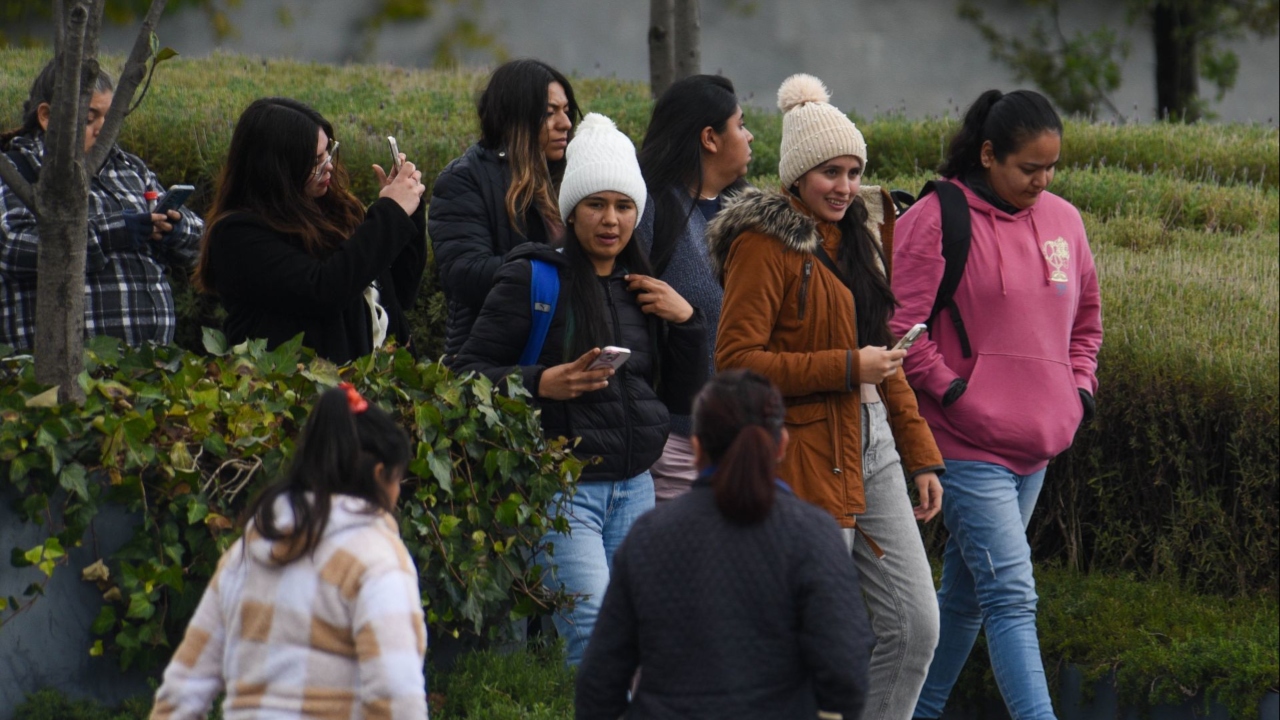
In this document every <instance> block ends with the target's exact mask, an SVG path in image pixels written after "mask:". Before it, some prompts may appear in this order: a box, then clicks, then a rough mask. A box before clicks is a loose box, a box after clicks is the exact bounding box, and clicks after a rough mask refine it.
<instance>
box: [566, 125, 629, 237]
mask: <svg viewBox="0 0 1280 720" xmlns="http://www.w3.org/2000/svg"><path fill="white" fill-rule="evenodd" d="M605 190H612V191H614V192H620V193H622V194H623V195H626V196H627V197H629V198H631V199H632V200H635V201H636V217H637V218H639V217H640V216H641V215H644V203H645V199H646V198H647V197H648V193H646V192H645V186H644V176H643V175H641V174H640V163H639V161H637V160H636V146H635V145H633V144H632V143H631V138H629V137H627V136H626V135H624V134H622V132H621V131H620V130H618V127H617V126H616V125H614V124H613V121H612V120H610V119H609V118H607V117H605V116H604V115H601V114H600V113H587V116H586V117H584V118H582V122H580V123H578V127H577V128H576V129H575V130H574V132H573V140H571V141H569V147H568V148H566V149H565V168H564V179H563V180H561V181H560V217H561V218H563V219H565V220H566V221H567V220H568V219H569V216H570V215H571V214H573V209H574V208H575V207H577V205H578V203H580V202H582V199H583V198H585V197H586V196H588V195H593V194H595V193H598V192H604V191H605Z"/></svg>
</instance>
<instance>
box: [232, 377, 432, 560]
mask: <svg viewBox="0 0 1280 720" xmlns="http://www.w3.org/2000/svg"><path fill="white" fill-rule="evenodd" d="M351 392H354V391H351ZM356 397H357V398H358V397H359V396H358V395H357V396H356ZM409 452H410V449H409V437H408V435H406V434H405V432H404V430H403V429H401V428H400V426H398V425H397V424H396V423H395V420H394V419H393V418H392V417H391V416H390V415H389V414H387V413H386V412H385V411H384V410H382V409H381V408H379V407H377V406H376V405H373V404H372V403H366V405H365V407H364V409H363V410H358V411H357V409H354V408H352V406H351V402H350V395H349V393H348V391H347V390H344V389H341V388H334V389H332V390H327V391H325V392H324V394H322V395H321V396H320V399H319V400H317V401H316V404H315V407H314V408H312V410H311V414H310V416H308V417H307V424H306V427H305V428H304V429H303V431H302V439H301V440H299V442H298V447H297V449H296V451H295V452H294V456H293V462H292V464H291V465H290V466H289V470H288V472H286V473H285V475H284V477H282V478H281V479H280V480H277V481H276V482H274V483H272V484H271V485H269V486H267V487H266V488H265V489H264V490H263V491H262V493H261V494H259V495H258V496H257V497H256V498H255V499H254V500H253V502H252V503H250V505H249V508H248V509H247V510H246V511H245V513H244V516H243V518H242V524H247V523H248V521H249V520H252V521H253V525H254V529H255V530H256V531H257V532H258V534H260V535H262V537H264V538H266V539H268V540H272V541H275V540H283V539H285V538H289V540H290V551H289V553H288V558H286V559H285V561H286V562H287V561H289V560H293V559H295V558H297V557H299V556H301V555H303V554H305V553H308V552H310V551H311V550H313V549H315V547H316V545H317V544H318V543H319V542H320V538H321V537H322V536H323V535H324V529H325V526H326V525H327V524H328V522H329V509H330V507H331V506H332V499H333V496H334V495H351V496H354V497H358V498H361V499H363V500H365V501H367V502H369V503H370V504H371V505H373V506H375V507H379V508H382V509H383V510H386V511H388V512H390V511H391V510H392V509H393V508H392V503H391V501H390V498H389V497H388V496H387V493H386V490H385V489H384V488H383V487H382V485H381V484H380V483H379V482H378V479H377V477H376V476H375V474H374V468H375V467H376V466H377V465H378V463H382V465H383V468H384V473H385V474H387V476H388V477H393V476H395V475H397V474H400V473H402V472H403V471H404V470H405V468H406V467H407V466H408V464H409ZM308 493H310V495H311V497H310V498H308V497H307V495H308ZM281 496H287V498H288V502H289V507H290V509H291V510H292V511H293V525H292V527H290V528H286V529H284V530H281V529H280V528H278V527H277V526H276V508H275V503H276V499H277V498H279V497H281Z"/></svg>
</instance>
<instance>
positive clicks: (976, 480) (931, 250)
mask: <svg viewBox="0 0 1280 720" xmlns="http://www.w3.org/2000/svg"><path fill="white" fill-rule="evenodd" d="M1061 147H1062V121H1061V120H1060V119H1059V118H1058V115H1057V113H1056V112H1055V111H1054V110H1053V107H1052V106H1051V105H1050V104H1049V102H1048V101H1047V100H1046V99H1045V98H1044V97H1043V96H1041V95H1039V94H1037V93H1035V92H1031V91H1028V90H1019V91H1016V92H1012V93H1009V94H1007V95H1005V94H1002V93H1001V92H1000V91H998V90H989V91H987V92H985V93H983V94H982V95H981V96H980V97H979V98H978V99H977V101H976V102H974V104H973V105H972V107H970V108H969V110H968V112H967V113H966V114H965V118H964V125H963V126H962V127H961V128H960V130H959V132H958V133H957V134H956V136H955V137H954V138H952V141H951V146H950V150H949V152H948V157H947V159H946V161H945V162H944V164H943V166H942V167H941V168H940V173H941V175H942V176H943V178H944V179H943V180H939V181H938V182H939V184H941V183H952V184H954V185H955V186H957V187H958V188H959V189H960V190H961V191H962V192H963V195H964V198H965V200H966V201H967V205H968V218H967V220H968V223H969V226H970V228H971V233H972V240H971V244H970V248H969V254H968V261H967V262H966V263H965V266H964V274H963V276H962V277H961V279H960V283H959V286H958V287H957V289H956V291H955V296H954V300H955V303H954V305H952V306H951V307H950V308H948V309H942V310H941V311H940V312H939V313H938V314H937V315H936V317H934V318H932V319H931V321H930V331H929V333H928V335H927V336H924V337H921V339H920V340H919V342H917V343H916V344H915V345H914V346H913V347H912V349H911V352H910V353H908V355H907V357H906V359H905V361H904V363H903V366H904V369H905V371H906V373H907V378H908V379H909V381H910V383H911V386H912V387H914V388H915V389H916V390H917V392H918V394H919V403H920V414H921V415H923V416H924V417H925V419H926V420H928V421H929V427H930V428H932V430H933V433H934V437H935V439H936V440H937V443H938V448H939V449H940V450H941V451H942V455H943V457H944V458H945V461H946V467H947V471H946V474H945V475H943V476H942V485H943V490H944V492H943V496H942V512H943V519H944V521H945V522H946V525H947V529H948V531H949V532H950V536H949V538H948V540H947V546H946V551H945V554H944V560H943V571H942V587H941V589H940V590H939V591H938V603H939V610H940V612H941V621H942V626H941V635H940V638H939V641H938V647H937V650H936V652H935V653H934V658H933V663H932V665H931V667H930V669H929V676H928V679H927V680H926V681H925V686H924V690H923V691H922V693H921V695H920V700H919V702H918V704H917V705H916V711H915V716H916V717H918V718H937V717H940V716H941V715H942V710H943V706H944V705H945V704H946V700H947V696H948V695H949V694H950V692H951V687H952V685H953V684H954V683H955V680H956V677H957V676H958V675H959V673H960V669H961V667H962V666H963V665H964V662H965V660H966V658H967V657H968V655H969V652H970V650H972V648H973V642H974V640H975V639H976V637H977V634H978V630H979V629H980V628H982V627H984V626H985V628H986V635H987V644H988V647H989V649H990V655H991V667H992V671H993V672H994V674H995V678H996V683H997V685H999V687H1000V692H1001V694H1002V695H1003V697H1004V700H1005V703H1006V704H1007V705H1008V707H1009V711H1010V714H1011V715H1012V716H1013V717H1016V718H1028V719H1029V718H1052V717H1054V714H1053V708H1052V706H1051V704H1050V701H1049V692H1048V689H1047V686H1046V683H1045V677H1044V666H1043V662H1042V660H1041V657H1040V645H1039V641H1038V639H1037V636H1036V626H1035V621H1036V600H1037V597H1036V591H1035V580H1034V578H1033V577H1032V566H1031V548H1030V546H1029V544H1028V543H1027V538H1026V532H1025V530H1026V526H1027V522H1028V521H1029V520H1030V517H1031V512H1032V510H1033V509H1034V508H1035V503H1036V498H1037V497H1038V495H1039V494H1040V487H1041V485H1042V484H1043V481H1044V474H1045V467H1046V466H1047V465H1048V463H1049V460H1050V459H1052V458H1053V456H1055V455H1057V454H1058V453H1060V452H1062V451H1063V450H1065V449H1067V447H1069V446H1070V445H1071V441H1072V439H1073V437H1074V436H1075V432H1076V429H1077V428H1078V427H1079V425H1080V423H1081V422H1082V420H1087V419H1089V417H1090V416H1091V415H1092V412H1093V405H1094V402H1093V394H1094V391H1095V390H1096V388H1097V382H1098V381H1097V377H1096V375H1095V370H1096V368H1097V358H1098V348H1099V346H1100V345H1101V344H1102V315H1101V304H1100V300H1099V294H1098V277H1097V273H1096V272H1095V270H1094V265H1093V256H1092V254H1091V253H1090V251H1089V242H1088V239H1087V238H1086V237H1085V231H1084V224H1083V223H1082V222H1081V220H1080V213H1079V212H1078V211H1077V210H1076V209H1075V208H1074V207H1073V206H1072V205H1071V204H1070V203H1068V202H1067V201H1066V200H1063V199H1062V198H1060V197H1058V196H1057V195H1054V194H1053V193H1050V192H1048V190H1047V188H1048V187H1049V184H1050V183H1051V182H1052V181H1053V175H1054V170H1055V169H1056V167H1057V165H1058V158H1059V153H1060V150H1061ZM943 189H944V190H946V189H947V188H943ZM941 207H942V206H941V204H940V202H939V198H938V194H937V193H933V194H930V195H928V196H926V197H924V198H922V199H921V200H920V201H918V202H917V203H916V204H915V205H914V206H913V207H912V208H911V209H910V210H909V211H907V212H906V213H905V214H904V215H903V216H902V217H901V218H900V219H899V220H898V226H897V227H898V230H897V235H896V244H895V246H894V252H893V293H894V295H895V296H896V297H897V298H898V300H899V302H901V304H902V307H901V308H900V309H899V311H898V312H897V313H896V314H895V315H894V317H893V319H892V321H891V327H892V329H893V331H894V332H895V333H896V334H898V335H901V334H904V333H905V332H906V330H907V329H908V328H910V327H911V326H912V325H914V324H915V323H919V322H925V321H926V319H929V317H930V314H931V310H932V308H933V306H934V301H935V299H936V297H937V294H938V287H939V283H940V282H941V280H942V277H943V271H944V268H945V266H946V261H945V260H944V259H943V254H942V211H941ZM957 312H958V314H959V315H960V316H961V317H962V318H963V325H962V326H961V325H959V324H957V323H955V319H954V318H953V317H952V315H953V314H954V313H957ZM958 327H963V328H964V330H965V331H967V340H966V339H965V338H964V337H962V334H961V332H960V331H959V330H958V329H957V328H958Z"/></svg>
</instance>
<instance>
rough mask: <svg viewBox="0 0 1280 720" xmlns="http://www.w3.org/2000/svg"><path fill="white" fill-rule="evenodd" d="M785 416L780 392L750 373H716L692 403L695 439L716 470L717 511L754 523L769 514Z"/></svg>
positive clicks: (740, 521)
mask: <svg viewBox="0 0 1280 720" xmlns="http://www.w3.org/2000/svg"><path fill="white" fill-rule="evenodd" d="M785 415H786V406H785V405H784V404H783V402H782V394H781V393H779V392H778V388H777V387H775V386H774V385H773V383H771V382H769V381H768V380H767V379H765V378H764V377H763V376H761V375H757V374H756V373H754V372H751V371H750V370H741V369H739V370H729V371H726V372H722V373H720V374H718V375H716V376H715V377H714V378H712V379H711V381H710V382H708V383H707V384H706V385H705V386H704V387H703V388H702V392H700V393H698V397H697V398H696V399H695V400H694V401H693V435H694V437H696V438H698V444H699V445H700V446H701V447H702V451H703V452H704V453H706V456H707V458H708V459H709V460H710V461H711V463H712V465H714V466H715V471H714V472H713V474H712V475H711V487H712V490H713V492H715V498H716V507H718V508H719V509H720V514H722V515H724V517H725V518H726V519H727V520H729V521H730V522H732V523H735V524H738V525H753V524H755V523H758V522H760V521H761V520H764V519H765V518H766V517H767V516H768V515H769V510H770V509H771V508H772V507H773V502H774V496H775V494H776V492H777V488H776V486H775V485H774V479H775V478H776V477H777V467H778V445H779V443H781V442H782V425H783V420H784V417H785Z"/></svg>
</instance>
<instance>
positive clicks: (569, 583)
mask: <svg viewBox="0 0 1280 720" xmlns="http://www.w3.org/2000/svg"><path fill="white" fill-rule="evenodd" d="M558 501H559V498H558V497H557V498H556V499H555V500H553V501H552V502H558ZM652 508H653V477H652V476H650V475H649V472H648V471H647V470H646V471H645V472H642V473H640V474H639V475H636V476H635V477H633V478H630V479H628V480H618V481H616V482H607V481H601V482H583V483H578V489H577V492H575V493H574V494H573V498H572V500H571V501H570V503H569V505H568V506H567V507H566V508H565V512H567V513H568V514H567V516H566V519H568V521H569V530H570V532H569V534H568V535H565V534H562V533H558V532H551V533H547V534H546V535H545V536H544V537H543V540H544V542H548V543H551V545H552V546H553V549H552V557H551V558H549V559H548V558H547V557H546V556H545V554H544V555H541V556H540V557H539V560H538V562H539V563H540V564H542V565H547V563H548V561H549V562H550V567H551V572H552V581H553V582H558V583H560V584H563V585H564V588H565V590H566V591H568V592H569V593H571V594H573V595H575V596H577V597H576V598H575V599H576V602H575V603H574V606H573V609H572V610H567V611H565V610H562V611H560V612H557V613H556V614H555V617H554V618H552V619H553V621H554V622H555V625H556V631H557V632H558V633H559V634H560V637H562V638H564V641H565V645H566V650H567V657H566V661H567V664H568V665H569V666H570V667H577V666H578V665H579V664H580V663H581V662H582V655H583V653H585V652H586V650H587V642H588V641H590V640H591V631H592V629H594V628H595V626H596V617H597V616H598V615H599V614H600V604H601V603H602V602H603V601H604V591H605V590H606V589H607V588H608V587H609V572H610V570H611V569H612V568H613V554H614V552H616V551H617V549H618V546H619V545H621V544H622V540H623V538H625V537H626V536H627V532H628V531H629V530H631V525H632V524H634V523H635V521H636V519H637V518H639V517H640V516H641V515H643V514H644V513H645V512H646V511H648V510H651V509H652Z"/></svg>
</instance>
